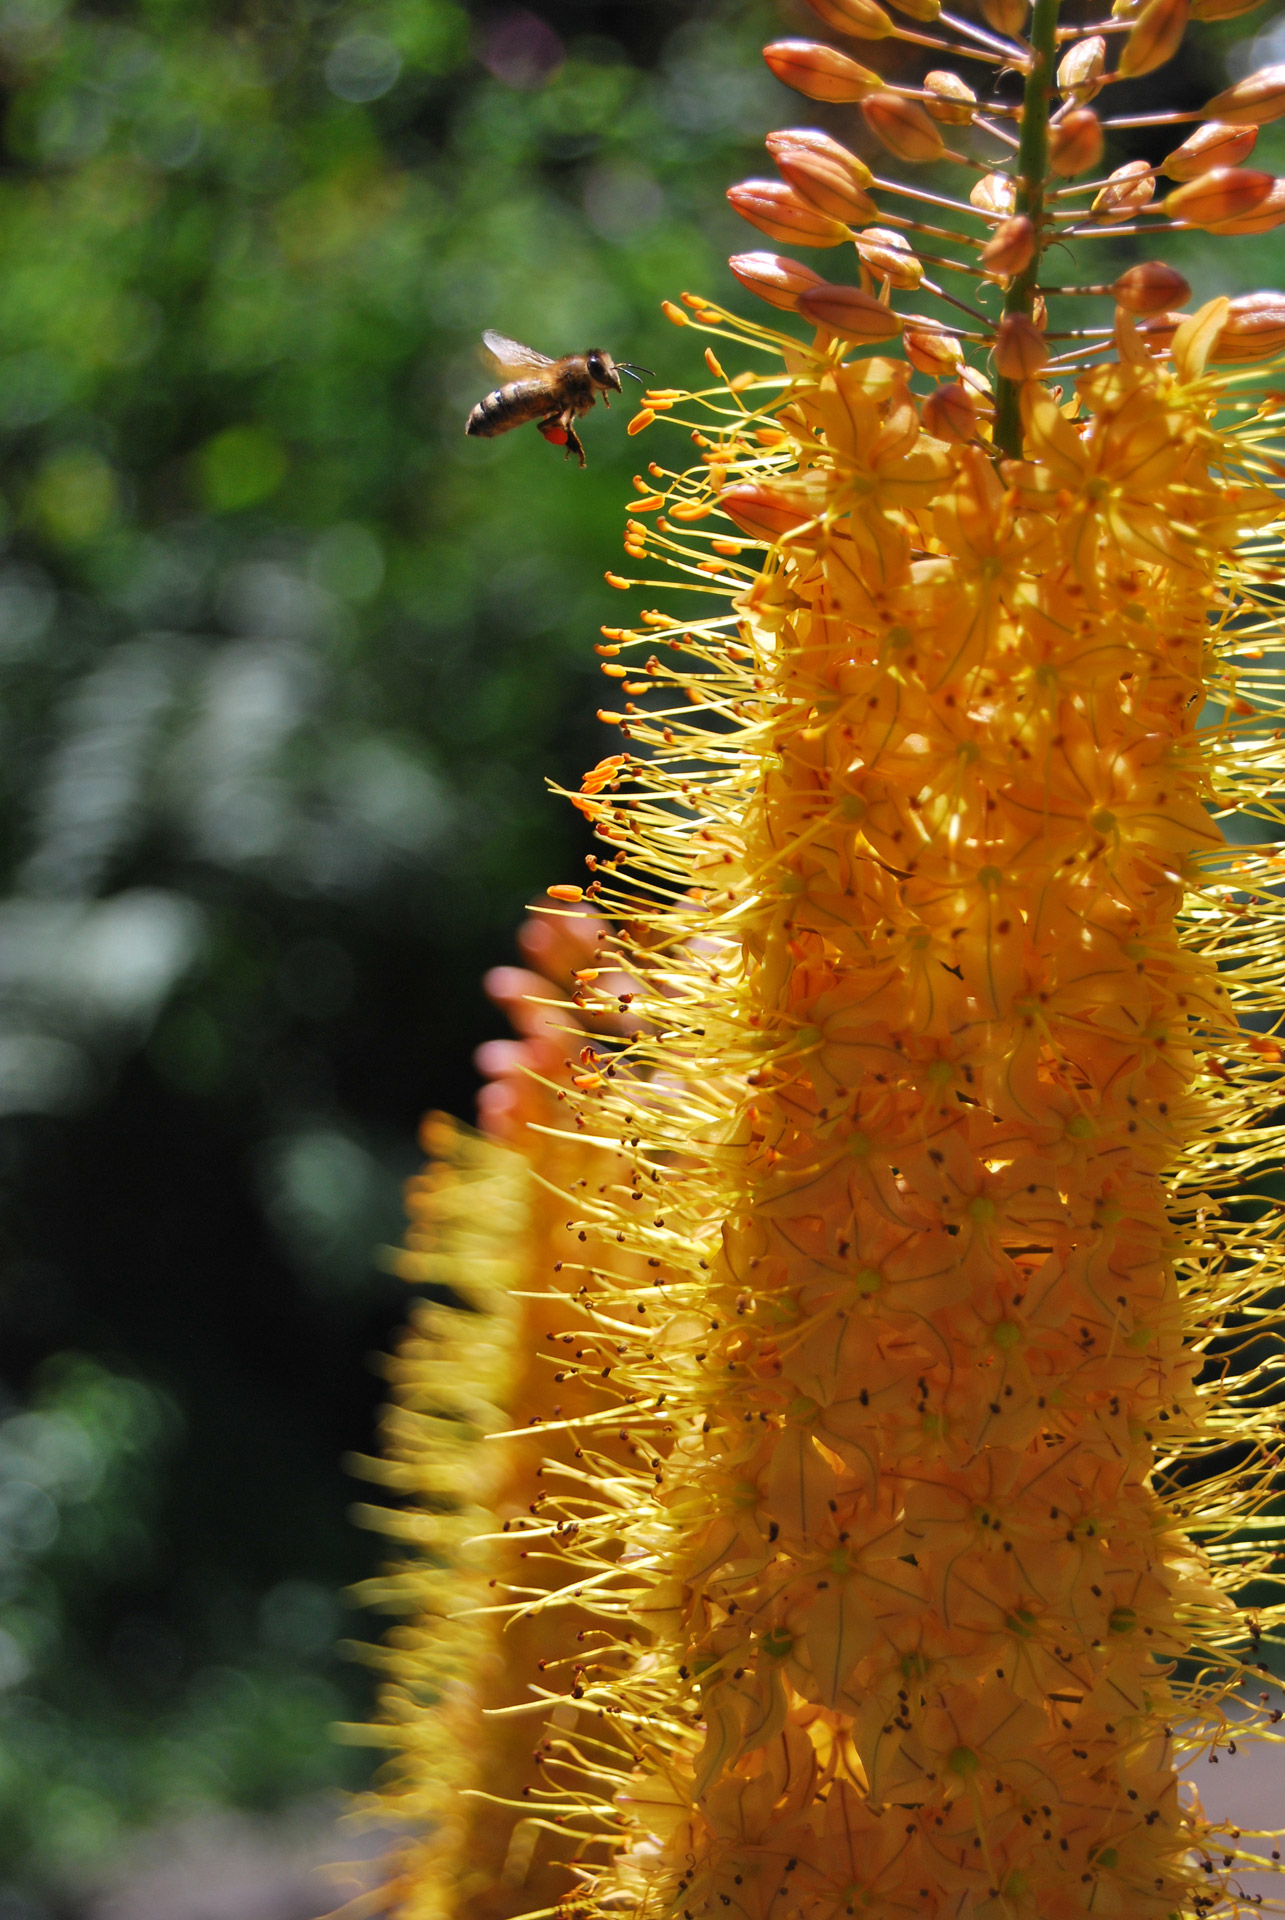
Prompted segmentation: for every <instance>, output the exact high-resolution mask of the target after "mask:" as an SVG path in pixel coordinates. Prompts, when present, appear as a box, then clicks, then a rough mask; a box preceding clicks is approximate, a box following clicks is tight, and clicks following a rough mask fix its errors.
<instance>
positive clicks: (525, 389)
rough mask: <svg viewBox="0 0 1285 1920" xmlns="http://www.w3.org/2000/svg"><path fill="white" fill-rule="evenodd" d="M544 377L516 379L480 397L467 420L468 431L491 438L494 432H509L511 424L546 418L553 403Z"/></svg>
mask: <svg viewBox="0 0 1285 1920" xmlns="http://www.w3.org/2000/svg"><path fill="white" fill-rule="evenodd" d="M556 404H557V402H556V400H551V398H550V394H549V390H548V388H547V387H546V386H545V385H544V383H543V382H542V381H537V380H514V381H511V382H510V384H509V385H508V386H507V387H496V388H495V389H494V391H493V392H491V393H488V394H487V395H486V396H485V397H484V398H483V399H481V400H479V401H478V403H477V405H476V406H475V407H474V409H473V411H472V412H471V413H470V414H469V417H468V419H467V421H466V422H465V424H464V431H465V433H468V434H472V435H473V436H474V437H475V438H479V437H480V438H482V439H489V438H490V436H491V435H492V434H496V433H507V432H508V431H509V429H510V427H520V426H523V425H524V424H525V423H526V422H527V421H528V420H537V419H543V418H544V417H545V416H546V415H547V414H548V413H549V412H550V411H551V410H552V408H553V407H554V406H556Z"/></svg>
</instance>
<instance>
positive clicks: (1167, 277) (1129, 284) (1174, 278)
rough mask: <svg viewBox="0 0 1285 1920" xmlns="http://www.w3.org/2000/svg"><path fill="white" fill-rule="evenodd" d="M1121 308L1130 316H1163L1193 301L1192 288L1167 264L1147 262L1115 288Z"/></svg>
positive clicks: (1141, 262) (1140, 263) (1141, 264)
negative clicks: (1135, 314)
mask: <svg viewBox="0 0 1285 1920" xmlns="http://www.w3.org/2000/svg"><path fill="white" fill-rule="evenodd" d="M1111 294H1112V297H1113V298H1114V300H1115V303H1116V305H1117V307H1125V308H1127V310H1128V311H1129V312H1130V313H1162V312H1164V311H1165V310H1166V309H1167V308H1170V307H1177V306H1181V305H1182V303H1183V301H1184V300H1189V299H1190V298H1191V288H1190V287H1189V286H1188V285H1187V282H1186V281H1185V280H1184V279H1183V277H1182V275H1181V274H1180V273H1179V272H1178V270H1177V268H1176V267H1167V266H1166V265H1165V263H1164V261H1163V260H1143V261H1140V262H1139V264H1138V265H1137V266H1136V267H1130V268H1129V269H1128V270H1127V271H1126V272H1125V273H1122V274H1121V275H1120V278H1119V279H1118V280H1117V281H1116V282H1115V285H1114V286H1113V287H1112V288H1111Z"/></svg>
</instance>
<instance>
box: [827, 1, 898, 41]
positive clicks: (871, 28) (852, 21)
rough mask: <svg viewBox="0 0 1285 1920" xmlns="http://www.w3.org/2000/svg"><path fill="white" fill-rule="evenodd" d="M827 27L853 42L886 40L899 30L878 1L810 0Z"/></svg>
mask: <svg viewBox="0 0 1285 1920" xmlns="http://www.w3.org/2000/svg"><path fill="white" fill-rule="evenodd" d="M808 4H809V5H810V6H811V8H812V11H813V13H816V14H820V16H821V18H822V19H823V20H824V21H825V24H826V25H827V27H833V28H834V30H835V32H836V33H846V34H847V35H848V36H849V38H851V39H853V40H886V39H887V38H888V36H889V34H890V33H895V32H896V31H897V29H896V28H895V27H894V26H893V24H892V21H891V20H890V19H889V18H888V15H887V14H886V13H885V12H884V10H883V8H882V7H881V6H879V5H878V3H877V0H808Z"/></svg>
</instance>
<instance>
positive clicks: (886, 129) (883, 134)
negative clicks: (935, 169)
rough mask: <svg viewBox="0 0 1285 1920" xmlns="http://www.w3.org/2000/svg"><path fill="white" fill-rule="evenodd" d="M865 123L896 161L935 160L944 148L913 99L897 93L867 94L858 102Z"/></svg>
mask: <svg viewBox="0 0 1285 1920" xmlns="http://www.w3.org/2000/svg"><path fill="white" fill-rule="evenodd" d="M861 111H862V113H863V114H864V116H865V120H866V124H867V126H868V127H869V128H870V131H871V133H873V134H874V135H875V136H876V137H877V138H878V139H880V140H882V141H883V144H884V146H885V147H887V149H888V151H889V152H890V153H895V154H896V156H897V158H898V159H899V160H911V161H918V160H937V159H939V158H940V157H941V153H942V150H943V148H944V146H945V142H944V141H943V139H942V137H941V134H940V133H939V132H938V131H937V127H936V125H935V123H934V122H933V121H932V120H930V119H929V117H928V115H927V114H926V113H925V112H924V110H923V108H922V107H921V106H919V105H918V103H917V102H916V101H914V100H903V99H902V97H901V95H900V94H899V93H891V92H888V91H886V90H885V91H883V92H880V93H870V94H867V95H866V97H865V99H864V100H863V101H862V102H861Z"/></svg>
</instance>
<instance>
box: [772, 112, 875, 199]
mask: <svg viewBox="0 0 1285 1920" xmlns="http://www.w3.org/2000/svg"><path fill="white" fill-rule="evenodd" d="M767 150H768V152H769V153H770V154H771V156H772V158H773V159H774V160H775V161H776V164H777V166H778V167H779V168H780V169H781V172H782V173H783V174H784V175H785V178H786V179H787V180H788V181H789V183H790V185H791V186H792V187H793V188H794V191H795V192H796V193H797V194H798V195H799V196H800V197H801V198H802V199H804V200H806V201H807V203H808V205H809V206H810V207H815V208H816V210H817V212H818V213H828V214H829V215H830V217H831V219H833V220H846V221H849V222H856V221H858V220H869V219H870V218H871V217H872V216H873V215H874V214H875V213H876V212H877V211H878V209H877V208H876V206H875V203H874V201H873V200H872V199H871V198H870V195H869V194H868V193H867V192H866V188H867V187H868V186H869V185H870V182H871V180H872V178H873V175H872V174H871V172H870V169H869V167H868V166H867V165H866V163H865V161H864V160H858V158H857V156H856V154H855V153H849V152H848V150H847V148H846V147H841V146H840V145H839V142H838V141H837V140H832V139H831V138H830V135H829V134H828V133H815V132H813V131H811V130H810V129H806V128H802V129H798V130H797V131H796V130H794V129H788V130H787V131H786V132H784V133H769V135H768V136H767Z"/></svg>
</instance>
